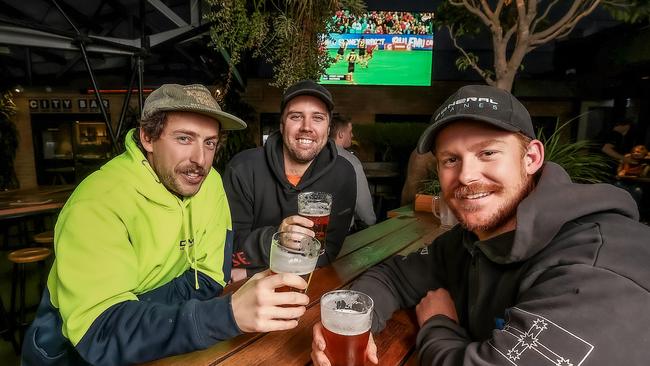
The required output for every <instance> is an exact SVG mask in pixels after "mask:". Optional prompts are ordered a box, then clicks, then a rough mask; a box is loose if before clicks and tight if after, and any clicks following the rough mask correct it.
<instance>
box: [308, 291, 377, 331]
mask: <svg viewBox="0 0 650 366" xmlns="http://www.w3.org/2000/svg"><path fill="white" fill-rule="evenodd" d="M320 306H321V321H322V322H323V326H324V327H325V328H327V329H328V330H329V331H331V332H333V333H337V334H341V335H345V336H353V335H358V334H362V333H365V332H367V331H368V330H369V329H370V326H371V325H372V305H371V304H370V305H368V304H364V301H362V300H360V299H359V295H358V293H355V292H348V291H345V290H343V291H335V292H333V293H328V294H325V295H324V296H323V297H322V298H321V304H320ZM355 307H357V309H355ZM362 309H363V311H362Z"/></svg>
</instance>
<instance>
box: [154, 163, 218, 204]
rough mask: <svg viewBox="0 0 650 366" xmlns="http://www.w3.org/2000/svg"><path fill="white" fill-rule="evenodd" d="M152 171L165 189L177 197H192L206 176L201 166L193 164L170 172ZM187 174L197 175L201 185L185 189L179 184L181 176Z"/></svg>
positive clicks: (178, 167)
mask: <svg viewBox="0 0 650 366" xmlns="http://www.w3.org/2000/svg"><path fill="white" fill-rule="evenodd" d="M154 170H156V174H157V175H158V177H159V178H160V182H161V183H162V184H163V185H164V186H165V188H167V190H169V191H170V192H172V193H174V194H175V195H177V196H179V197H191V196H194V195H195V194H196V193H197V192H198V191H199V189H201V186H202V185H203V180H205V176H206V172H205V169H204V168H203V167H202V166H199V165H197V164H193V163H189V164H185V165H181V166H177V167H176V168H174V170H172V171H161V172H158V169H154ZM189 172H192V173H196V174H199V175H200V176H201V177H202V181H201V183H200V184H198V185H190V186H188V187H185V186H184V185H183V184H182V182H181V179H182V178H181V174H186V173H189Z"/></svg>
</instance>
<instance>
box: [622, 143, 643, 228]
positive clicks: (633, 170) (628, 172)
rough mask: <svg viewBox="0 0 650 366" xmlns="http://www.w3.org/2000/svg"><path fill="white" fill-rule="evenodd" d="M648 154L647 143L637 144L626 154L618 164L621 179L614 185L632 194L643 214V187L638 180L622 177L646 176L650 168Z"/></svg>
mask: <svg viewBox="0 0 650 366" xmlns="http://www.w3.org/2000/svg"><path fill="white" fill-rule="evenodd" d="M647 156H648V149H647V148H646V147H645V145H637V146H635V147H634V148H632V151H630V152H629V153H627V154H625V155H624V156H623V159H622V160H621V163H620V164H619V165H618V171H617V174H616V176H617V177H618V178H619V179H617V180H616V182H615V183H614V185H616V186H617V187H620V188H623V189H624V190H626V191H628V192H629V193H630V194H631V195H632V198H634V201H635V202H636V204H637V206H638V207H639V211H642V214H644V215H645V212H644V210H643V187H642V186H641V184H639V183H637V182H634V181H629V180H625V179H622V178H624V177H646V176H647V175H648V171H649V170H650V166H648V160H646V157H647ZM644 215H642V216H644Z"/></svg>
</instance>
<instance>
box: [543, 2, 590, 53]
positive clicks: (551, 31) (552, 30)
mask: <svg viewBox="0 0 650 366" xmlns="http://www.w3.org/2000/svg"><path fill="white" fill-rule="evenodd" d="M600 1H601V0H574V1H573V4H572V5H571V8H570V9H569V10H568V11H567V12H566V14H565V15H564V16H563V17H562V18H560V19H559V20H558V21H557V22H556V23H555V24H553V25H551V26H550V27H548V28H546V29H545V30H543V31H541V32H539V33H536V34H533V35H532V38H533V42H535V43H536V44H542V43H546V42H548V41H550V40H552V39H553V38H555V37H556V36H557V34H560V33H562V28H564V27H566V26H567V24H569V26H571V25H570V24H571V23H572V22H574V21H575V20H576V18H577V20H580V19H582V18H583V17H584V16H586V15H589V14H591V12H592V11H594V9H596V7H597V6H598V5H599V4H600ZM579 10H580V11H579Z"/></svg>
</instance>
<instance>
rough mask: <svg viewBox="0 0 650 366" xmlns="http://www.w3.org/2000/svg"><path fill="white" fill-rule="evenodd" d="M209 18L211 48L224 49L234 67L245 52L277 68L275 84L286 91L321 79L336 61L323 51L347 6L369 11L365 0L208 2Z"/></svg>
mask: <svg viewBox="0 0 650 366" xmlns="http://www.w3.org/2000/svg"><path fill="white" fill-rule="evenodd" d="M207 3H208V4H209V6H210V10H208V12H207V14H206V16H205V17H206V19H207V20H208V21H210V22H212V26H211V28H210V38H211V42H210V45H211V46H212V47H214V48H215V49H216V50H217V51H219V52H222V51H225V52H226V53H227V54H228V55H229V58H230V60H231V69H230V72H229V74H228V78H227V82H226V90H227V88H228V86H229V85H230V79H231V76H232V71H233V70H232V67H233V66H237V65H238V64H239V62H240V61H241V57H242V55H243V54H244V53H245V52H246V51H250V52H252V55H253V56H255V57H263V58H264V59H266V60H267V61H269V62H270V63H271V64H272V65H273V71H274V73H273V74H274V76H273V82H272V83H271V85H274V86H277V87H279V88H281V89H285V88H286V87H288V86H289V85H291V84H293V83H295V82H296V81H299V80H303V79H312V80H318V79H319V78H320V76H321V75H322V74H323V73H324V71H325V69H326V68H327V67H328V66H329V64H330V63H331V61H332V60H331V59H330V57H329V56H328V55H327V52H325V50H324V49H323V48H322V44H323V41H324V39H323V37H325V35H326V34H327V22H328V20H329V19H330V17H331V16H332V15H333V14H334V12H335V11H336V10H338V9H341V8H345V9H348V10H350V12H352V13H354V14H359V13H361V12H362V11H364V10H365V3H364V2H363V1H362V0H266V1H264V0H252V1H250V0H248V1H247V0H207Z"/></svg>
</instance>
